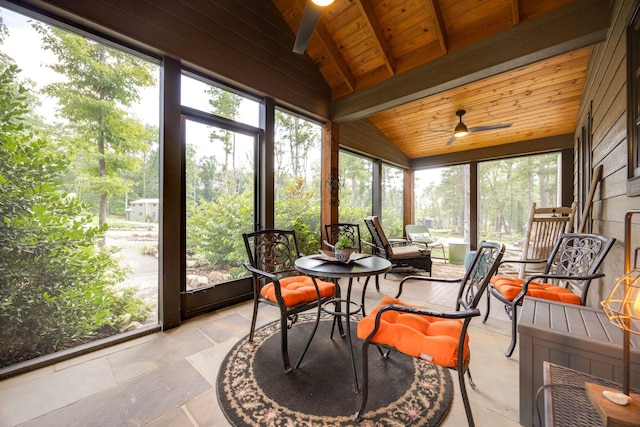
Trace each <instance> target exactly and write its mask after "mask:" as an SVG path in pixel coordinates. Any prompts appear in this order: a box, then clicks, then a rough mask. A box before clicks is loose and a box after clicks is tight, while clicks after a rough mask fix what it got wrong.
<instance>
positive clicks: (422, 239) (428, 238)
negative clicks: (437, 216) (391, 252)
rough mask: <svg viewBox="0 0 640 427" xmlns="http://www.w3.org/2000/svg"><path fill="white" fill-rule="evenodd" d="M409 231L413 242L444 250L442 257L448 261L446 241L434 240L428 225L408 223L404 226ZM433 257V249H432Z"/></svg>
mask: <svg viewBox="0 0 640 427" xmlns="http://www.w3.org/2000/svg"><path fill="white" fill-rule="evenodd" d="M404 229H405V232H406V233H407V239H408V240H409V242H410V243H411V244H418V245H424V246H425V247H426V248H431V249H436V248H437V249H439V250H440V251H441V252H442V259H443V260H444V262H447V253H446V252H445V251H444V242H443V241H442V240H434V239H433V236H432V235H431V231H430V230H429V227H427V226H426V225H418V224H407V226H406V227H405V228H404ZM431 257H432V258H435V256H434V255H433V250H432V251H431Z"/></svg>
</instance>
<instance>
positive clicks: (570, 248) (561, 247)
mask: <svg viewBox="0 0 640 427" xmlns="http://www.w3.org/2000/svg"><path fill="white" fill-rule="evenodd" d="M615 240H616V239H614V238H607V237H604V236H600V235H597V234H577V233H571V234H564V233H562V234H560V237H559V238H558V240H557V242H556V244H555V246H554V247H553V250H552V251H551V254H550V255H549V258H547V259H546V264H545V268H544V271H542V272H541V273H532V274H531V275H529V276H526V277H525V278H524V279H520V278H517V277H509V276H504V275H500V274H498V275H496V276H494V277H493V278H491V285H490V286H489V295H487V311H486V312H485V314H484V319H483V322H485V321H486V320H487V318H488V317H489V310H490V302H491V301H490V299H491V298H490V297H491V296H493V297H495V298H497V299H498V300H499V301H501V302H502V303H504V304H505V311H506V312H507V314H508V315H509V317H510V318H511V344H510V345H509V348H508V349H507V351H506V353H505V355H506V356H507V357H510V356H511V354H513V350H514V349H515V347H516V340H517V336H518V335H517V323H518V313H517V309H518V306H519V305H522V302H523V300H524V297H525V296H531V297H535V298H543V299H547V300H552V301H559V302H563V303H568V304H579V305H586V303H587V293H588V291H589V286H590V285H591V281H592V280H593V279H597V278H599V277H604V274H603V273H596V271H598V268H599V267H600V264H602V261H604V258H605V257H606V256H607V253H609V250H610V249H611V247H612V246H613V243H614V242H615ZM541 262H543V263H544V262H545V260H529V261H523V260H504V261H502V262H501V265H502V264H513V263H541ZM550 281H551V282H552V283H550Z"/></svg>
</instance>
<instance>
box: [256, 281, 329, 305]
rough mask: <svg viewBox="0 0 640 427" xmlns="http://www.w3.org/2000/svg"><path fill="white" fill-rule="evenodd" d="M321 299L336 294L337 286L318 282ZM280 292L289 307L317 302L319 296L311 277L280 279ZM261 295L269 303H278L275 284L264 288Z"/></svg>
mask: <svg viewBox="0 0 640 427" xmlns="http://www.w3.org/2000/svg"><path fill="white" fill-rule="evenodd" d="M316 283H317V284H318V289H319V290H320V297H321V298H325V297H330V296H332V295H334V294H335V292H336V286H335V285H334V284H333V283H330V282H324V281H322V280H316ZM280 292H281V293H282V299H283V300H284V304H285V305H286V306H287V307H293V306H294V305H298V304H301V303H303V302H309V301H316V300H317V299H318V294H317V293H316V288H315V286H313V279H311V277H309V276H291V277H285V278H283V279H280ZM260 294H261V295H262V296H263V297H265V298H267V299H268V300H269V301H273V302H278V300H276V291H275V286H274V284H273V283H268V284H266V285H265V286H263V287H262V289H261V290H260Z"/></svg>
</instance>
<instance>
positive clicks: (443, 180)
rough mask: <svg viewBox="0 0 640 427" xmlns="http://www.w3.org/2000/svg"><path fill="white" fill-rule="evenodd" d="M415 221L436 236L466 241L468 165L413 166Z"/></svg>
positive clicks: (449, 240) (467, 228)
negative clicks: (422, 167)
mask: <svg viewBox="0 0 640 427" xmlns="http://www.w3.org/2000/svg"><path fill="white" fill-rule="evenodd" d="M414 179H415V223H416V224H420V225H426V226H427V227H429V229H430V231H431V234H432V236H433V237H434V238H435V239H436V240H443V241H445V242H447V243H450V242H453V243H469V242H470V239H469V209H470V204H469V166H468V165H461V166H450V167H444V168H434V169H425V170H417V171H416V172H415V175H414Z"/></svg>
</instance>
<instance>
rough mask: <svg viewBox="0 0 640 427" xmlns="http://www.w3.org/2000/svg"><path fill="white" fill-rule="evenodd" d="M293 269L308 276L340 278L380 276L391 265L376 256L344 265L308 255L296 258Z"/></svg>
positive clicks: (319, 256)
mask: <svg viewBox="0 0 640 427" xmlns="http://www.w3.org/2000/svg"><path fill="white" fill-rule="evenodd" d="M295 267H296V270H298V271H299V272H301V273H304V274H308V275H310V276H322V277H332V278H341V277H362V276H373V275H377V274H382V273H385V272H387V271H389V270H390V269H391V263H390V262H389V261H387V260H386V259H384V258H380V257H377V256H369V257H366V258H361V259H358V260H355V261H351V262H350V263H349V264H345V263H342V262H335V261H326V260H324V259H322V257H321V255H309V256H305V257H302V258H298V259H297V260H296V262H295Z"/></svg>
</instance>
